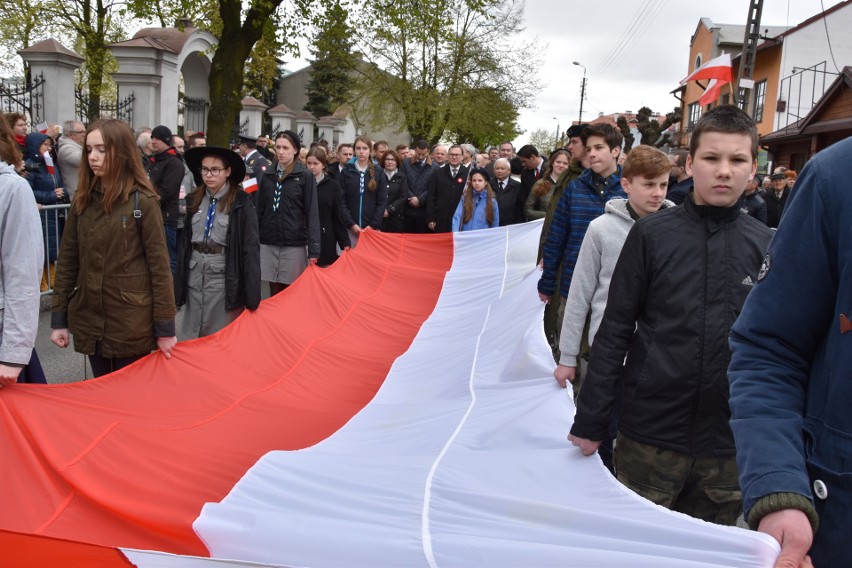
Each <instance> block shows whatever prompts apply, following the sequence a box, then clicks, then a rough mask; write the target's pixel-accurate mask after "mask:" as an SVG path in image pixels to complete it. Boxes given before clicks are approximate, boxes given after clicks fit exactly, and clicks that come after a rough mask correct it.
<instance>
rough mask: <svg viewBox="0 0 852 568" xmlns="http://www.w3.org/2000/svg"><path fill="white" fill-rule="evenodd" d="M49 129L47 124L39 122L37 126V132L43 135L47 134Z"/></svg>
mask: <svg viewBox="0 0 852 568" xmlns="http://www.w3.org/2000/svg"><path fill="white" fill-rule="evenodd" d="M47 128H48V126H47V123H46V122H39V123H38V124H36V126H35V129H36V132H41V133H42V134H47Z"/></svg>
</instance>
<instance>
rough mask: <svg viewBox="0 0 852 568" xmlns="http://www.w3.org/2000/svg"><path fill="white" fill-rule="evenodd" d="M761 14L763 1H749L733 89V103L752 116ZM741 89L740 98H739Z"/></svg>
mask: <svg viewBox="0 0 852 568" xmlns="http://www.w3.org/2000/svg"><path fill="white" fill-rule="evenodd" d="M762 13H763V0H750V2H749V8H748V20H747V21H746V27H745V37H743V52H742V55H741V56H740V69H739V73H738V74H737V83H736V85H734V88H733V95H734V103H735V104H737V105H738V106H739V107H740V108H741V109H743V110H744V111H746V112H747V113H748V115H749V116H754V100H753V99H752V97H751V96H750V94H751V92H752V91H753V90H754V81H753V80H752V74H753V73H754V60H755V57H756V55H757V42H758V40H759V39H760V16H761V14H762ZM740 88H742V97H740Z"/></svg>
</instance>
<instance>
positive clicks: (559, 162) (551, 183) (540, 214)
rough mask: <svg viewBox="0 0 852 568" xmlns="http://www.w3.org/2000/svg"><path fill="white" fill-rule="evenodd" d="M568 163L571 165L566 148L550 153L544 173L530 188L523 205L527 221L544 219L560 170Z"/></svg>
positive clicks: (566, 166)
mask: <svg viewBox="0 0 852 568" xmlns="http://www.w3.org/2000/svg"><path fill="white" fill-rule="evenodd" d="M569 165H571V155H570V154H569V153H568V151H567V150H556V151H555V152H554V153H552V154H551V155H550V158H549V159H548V161H547V166H546V167H545V169H544V175H543V176H541V179H540V180H538V181H537V182H535V185H533V187H532V190H530V194H529V197H527V202H526V204H525V206H524V215H525V216H526V218H527V221H534V220H535V219H544V217H545V215H546V214H547V206H548V205H550V200H551V199H552V198H553V192H554V191H555V190H556V181H557V180H558V179H559V176H561V175H562V172H564V171H565V170H567V169H568V166H569Z"/></svg>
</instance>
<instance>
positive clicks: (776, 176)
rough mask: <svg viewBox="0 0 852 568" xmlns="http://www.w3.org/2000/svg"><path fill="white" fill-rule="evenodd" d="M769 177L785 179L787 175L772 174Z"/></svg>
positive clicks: (773, 179)
mask: <svg viewBox="0 0 852 568" xmlns="http://www.w3.org/2000/svg"><path fill="white" fill-rule="evenodd" d="M769 179H771V180H772V181H775V180H779V179H783V180H786V179H787V176H785V175H784V174H772V177H770V178H769Z"/></svg>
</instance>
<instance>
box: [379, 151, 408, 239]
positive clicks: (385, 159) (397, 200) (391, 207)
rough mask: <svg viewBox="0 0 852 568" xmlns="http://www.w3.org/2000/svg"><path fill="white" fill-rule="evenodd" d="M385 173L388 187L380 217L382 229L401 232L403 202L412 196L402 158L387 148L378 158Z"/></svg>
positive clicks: (389, 231) (402, 227) (403, 210)
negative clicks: (386, 201) (383, 211)
mask: <svg viewBox="0 0 852 568" xmlns="http://www.w3.org/2000/svg"><path fill="white" fill-rule="evenodd" d="M379 165H381V166H382V170H384V173H385V179H386V180H387V181H386V182H385V183H386V184H387V189H388V204H387V207H385V213H384V219H382V231H385V232H388V233H401V232H402V231H403V229H404V226H403V225H404V212H405V202H406V200H407V199H408V198H409V197H412V193H411V191H410V190H409V189H408V180H407V179H406V176H405V174H404V173H403V171H402V160H401V159H400V157H399V154H398V153H397V152H396V150H388V151H387V152H385V153H384V154H382V157H381V158H379Z"/></svg>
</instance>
